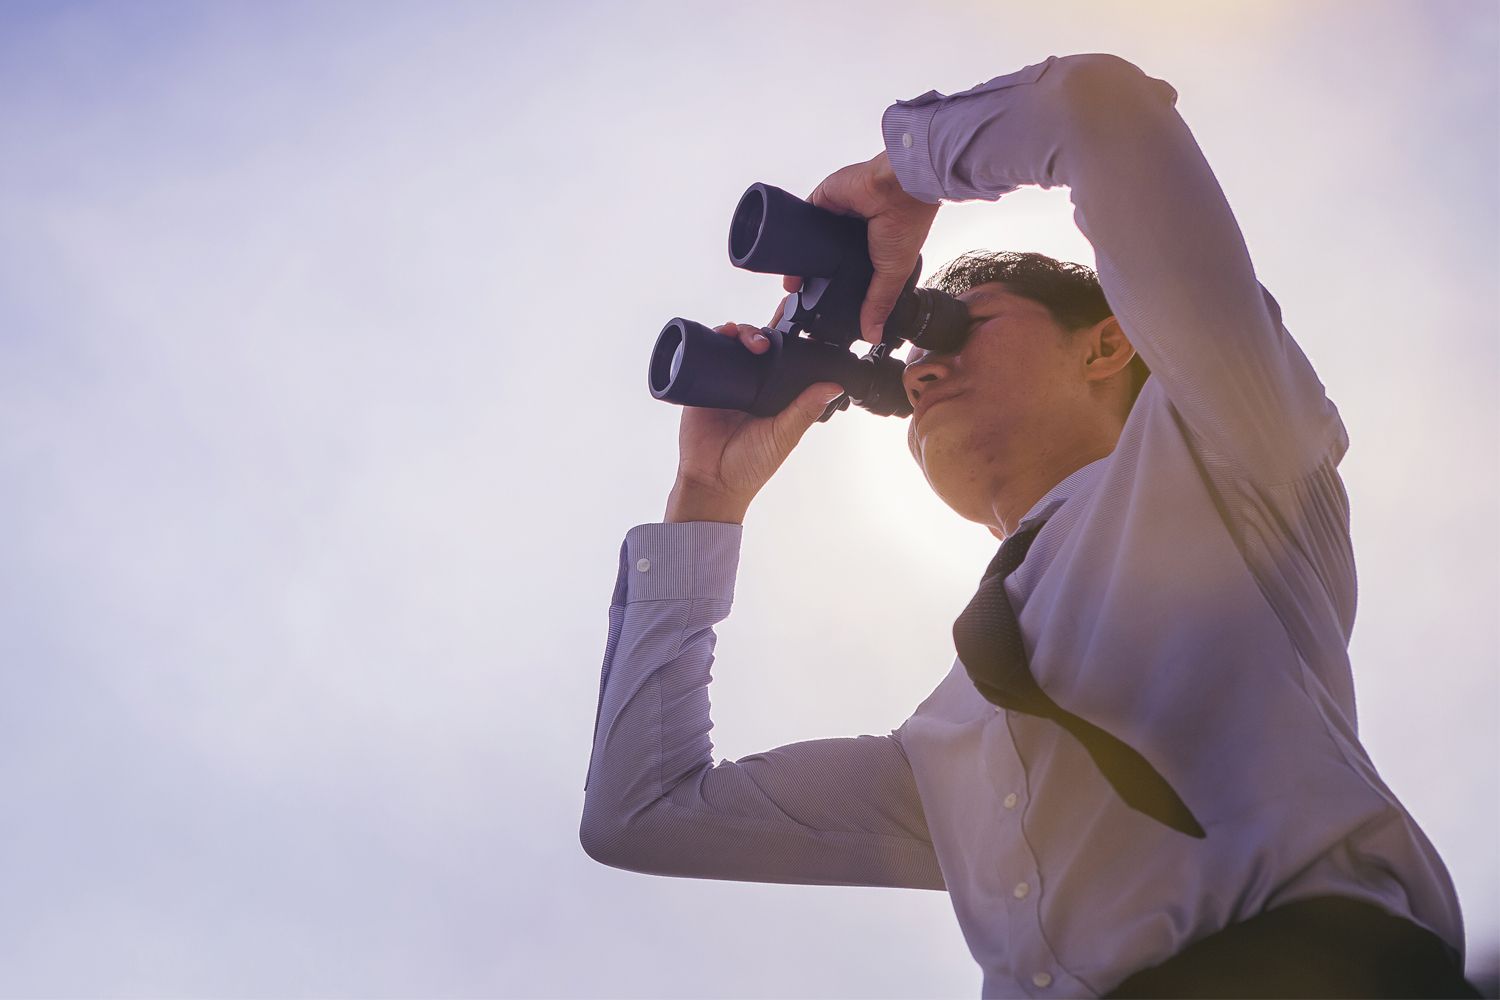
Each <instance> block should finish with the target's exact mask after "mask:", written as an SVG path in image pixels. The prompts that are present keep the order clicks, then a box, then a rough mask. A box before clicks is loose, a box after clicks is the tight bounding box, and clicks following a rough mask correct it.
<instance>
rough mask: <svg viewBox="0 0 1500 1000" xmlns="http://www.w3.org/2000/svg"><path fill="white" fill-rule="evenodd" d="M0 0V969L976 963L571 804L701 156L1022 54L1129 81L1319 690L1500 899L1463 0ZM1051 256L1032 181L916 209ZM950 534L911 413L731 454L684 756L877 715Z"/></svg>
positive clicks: (198, 974) (972, 977)
mask: <svg viewBox="0 0 1500 1000" xmlns="http://www.w3.org/2000/svg"><path fill="white" fill-rule="evenodd" d="M543 9H544V5H537V4H502V3H478V2H476V3H463V4H460V3H434V4H416V3H407V4H391V3H375V2H370V0H359V2H354V0H350V2H339V3H335V2H324V3H309V4H295V3H287V2H275V3H249V2H243V3H227V2H226V3H214V4H195V3H182V4H166V3H154V4H153V3H140V4H131V5H127V4H116V3H98V4H94V3H63V2H40V0H38V2H29V0H28V2H17V0H12V2H9V3H6V4H5V5H4V6H3V7H0V487H3V489H0V560H3V563H4V565H5V568H6V571H5V572H4V574H3V575H0V803H3V810H0V995H5V996H23V995H24V996H34V995H40V994H48V995H69V996H73V995H109V996H164V995H212V996H216V997H241V996H278V997H279V996H304V995H312V996H352V995H358V996H417V995H444V996H454V997H459V996H464V997H468V996H507V997H508V996H549V997H590V996H619V997H648V996H659V997H732V996H775V997H897V996H910V995H923V996H954V997H971V996H976V995H977V994H978V991H979V983H980V974H979V969H978V967H977V966H976V965H975V964H974V962H973V960H972V959H971V958H970V956H969V954H968V952H967V950H966V948H965V946H964V942H963V939H962V936H961V934H960V932H959V928H958V924H957V921H956V919H955V917H954V914H953V910H952V907H951V905H950V903H949V901H948V897H947V896H946V895H945V894H943V893H935V892H920V891H914V890H895V889H875V888H846V887H815V886H780V885H756V884H747V883H739V882H724V881H710V880H697V881H695V880H673V879H662V878H654V877H651V876H645V875H639V874H635V873H631V872H625V871H619V870H616V869H611V868H607V867H604V866H601V865H599V864H597V863H595V862H593V861H592V860H590V859H589V858H588V857H587V856H586V855H585V854H584V853H583V850H582V848H581V847H580V845H579V842H578V823H579V818H580V814H581V810H582V803H583V782H584V774H585V770H586V767H587V763H588V757H589V750H590V746H589V741H590V737H591V735H592V728H593V723H594V712H595V699H596V697H597V694H598V684H599V670H600V664H601V660H602V654H603V649H604V643H605V637H606V630H607V615H608V605H609V598H610V594H611V591H612V589H613V585H614V579H615V572H616V566H617V556H618V550H619V545H620V541H621V539H622V537H623V536H624V534H625V532H626V531H627V530H628V529H629V528H630V527H631V526H632V525H635V524H640V523H643V522H648V521H656V520H659V519H660V518H661V517H662V513H663V508H664V505H665V502H666V497H667V493H668V491H669V489H670V487H671V484H672V478H673V472H674V470H675V467H676V460H677V451H676V433H677V421H678V417H679V413H680V411H679V410H678V409H677V408H676V407H673V406H670V405H667V404H664V403H661V402H658V401H656V400H654V399H652V398H651V396H650V395H649V393H648V391H647V388H646V366H647V360H648V356H649V351H650V347H651V344H652V343H653V341H654V339H655V336H656V333H657V331H658V330H659V329H660V328H661V326H662V324H663V323H664V322H665V321H666V320H667V319H668V318H670V317H672V316H687V317H691V318H696V319H698V320H700V321H702V322H705V323H709V324H717V323H721V322H724V321H727V320H735V321H739V322H756V323H760V322H765V321H766V320H768V319H769V318H770V315H771V313H772V311H773V309H774V308H775V305H776V302H777V300H778V298H779V294H780V293H779V282H778V281H777V279H776V278H774V277H770V276H762V275H751V274H747V273H744V272H740V271H736V270H735V269H734V268H732V267H731V266H730V265H729V263H728V259H727V254H726V252H725V235H726V233H727V229H728V223H729V214H730V212H731V210H732V208H733V206H734V203H735V201H736V199H737V198H738V196H739V194H740V193H741V192H742V191H743V190H744V189H745V187H747V186H748V185H749V184H751V183H752V182H755V181H766V182H768V183H772V184H776V185H778V186H781V187H785V188H787V189H789V190H792V191H794V192H797V193H800V194H804V195H805V194H806V193H808V192H809V191H811V189H812V188H813V186H814V185H816V184H817V182H818V181H819V180H821V179H822V178H823V177H824V176H825V175H826V174H828V173H830V172H832V171H833V170H835V169H837V168H838V167H840V166H843V165H844V164H846V163H850V162H854V161H856V160H864V159H868V158H869V157H870V156H872V155H874V154H875V153H876V152H878V151H879V150H880V148H881V146H880V115H881V112H882V111H883V110H884V109H885V108H886V106H887V105H889V104H890V103H891V102H892V101H894V100H896V99H899V98H908V97H913V96H915V95H916V94H919V93H921V92H923V91H925V90H928V89H936V90H939V91H942V92H945V93H953V92H955V91H959V90H963V89H966V88H968V87H970V86H973V85H974V84H975V83H977V82H979V81H982V80H986V79H989V78H990V77H993V76H996V75H999V74H1002V73H1008V72H1011V71H1013V70H1015V69H1019V68H1020V67H1021V66H1024V65H1027V64H1030V63H1034V62H1038V61H1040V60H1042V59H1045V58H1046V57H1047V56H1049V55H1066V54H1069V53H1075V52H1111V53H1114V54H1116V55H1119V56H1122V57H1124V58H1126V59H1129V60H1130V61H1132V62H1134V63H1136V64H1137V65H1138V66H1140V67H1141V68H1142V69H1143V70H1144V71H1145V72H1147V73H1148V74H1150V75H1152V76H1155V77H1159V78H1161V79H1164V80H1166V81H1167V82H1169V83H1171V84H1172V85H1173V87H1174V88H1176V90H1177V92H1178V95H1179V96H1178V103H1177V108H1178V111H1179V112H1180V113H1181V114H1182V115H1183V117H1184V119H1185V120H1186V121H1187V123H1188V124H1189V126H1190V127H1191V128H1192V130H1193V133H1194V135H1195V136H1196V137H1197V139H1198V141H1199V143H1200V145H1201V146H1202V148H1203V150H1204V153H1205V155H1206V156H1207V158H1208V160H1209V163H1210V164H1211V165H1212V166H1213V168H1214V170H1215V171H1216V173H1217V175H1218V178H1219V181H1220V183H1221V184H1222V186H1223V188H1224V190H1225V193H1226V195H1227V196H1228V198H1229V201H1230V204H1231V206H1232V207H1233V209H1234V210H1235V213H1236V215H1237V217H1238V219H1239V222H1240V226H1241V228H1242V229H1243V230H1244V233H1245V236H1246V240H1247V243H1248V245H1249V248H1250V252H1251V255H1252V258H1253V260H1254V262H1255V265H1256V269H1257V274H1258V276H1259V277H1260V279H1261V280H1262V281H1263V282H1264V283H1265V285H1266V287H1267V288H1268V289H1270V290H1271V292H1272V293H1273V294H1274V295H1275V296H1276V298H1277V300H1278V302H1279V303H1280V305H1281V307H1282V309H1283V313H1284V318H1285V321H1286V323H1287V326H1288V327H1289V329H1290V330H1291V332H1292V334H1293V335H1294V336H1295V337H1296V338H1297V340H1298V342H1299V343H1300V344H1301V345H1302V347H1303V349H1304V350H1305V351H1306V353H1307V354H1308V356H1309V357H1310V358H1311V359H1312V361H1313V363H1314V365H1315V366H1316V368H1317V370H1318V373H1319V375H1320V377H1321V378H1322V380H1323V382H1324V383H1325V385H1326V386H1327V388H1328V392H1329V395H1330V397H1331V398H1332V399H1333V400H1334V401H1335V403H1337V404H1338V406H1339V409H1340V412H1341V413H1342V415H1343V418H1344V421H1345V423H1346V425H1347V427H1348V429H1349V434H1350V440H1351V444H1350V448H1349V452H1348V454H1347V456H1346V458H1345V460H1344V462H1343V465H1342V467H1341V472H1342V474H1343V476H1344V481H1345V483H1346V486H1347V488H1348V492H1349V496H1350V502H1351V506H1352V511H1353V514H1352V516H1353V532H1354V544H1355V554H1356V558H1357V560H1358V566H1359V574H1360V603H1359V612H1358V618H1357V623H1356V627H1355V633H1354V639H1353V643H1352V647H1351V656H1352V659H1353V662H1354V668H1355V682H1356V689H1357V692H1358V697H1359V714H1360V724H1361V733H1362V737H1363V740H1364V742H1365V745H1366V747H1367V748H1368V749H1369V752H1370V754H1371V756H1372V758H1373V759H1374V761H1375V763H1376V765H1377V766H1378V767H1379V769H1380V771H1381V773H1382V775H1383V776H1384V777H1385V779H1386V781H1387V783H1388V784H1389V785H1390V786H1391V788H1392V789H1393V790H1394V791H1395V792H1396V794H1397V795H1399V796H1400V797H1401V798H1402V800H1403V801H1404V803H1405V804H1406V806H1407V807H1408V809H1409V810H1410V811H1411V812H1412V814H1413V815H1414V816H1415V817H1416V818H1417V820H1418V822H1419V823H1420V824H1421V825H1422V827H1423V829H1424V830H1425V831H1426V832H1427V834H1428V836H1429V837H1430V838H1431V839H1432V841H1433V842H1434V843H1435V844H1436V846H1437V847H1438V849H1439V851H1440V852H1441V854H1442V856H1443V858H1444V859H1445V861H1446V863H1447V865H1448V867H1449V869H1450V871H1451V873H1452V876H1453V879H1454V881H1455V883H1456V884H1457V887H1458V891H1459V896H1460V899H1461V902H1462V904H1463V908H1464V913H1465V918H1466V921H1467V925H1468V933H1469V942H1470V954H1471V969H1474V968H1482V967H1485V966H1486V965H1490V966H1492V965H1493V964H1494V963H1495V962H1496V961H1497V951H1500V949H1497V942H1500V861H1497V847H1496V836H1495V835H1496V830H1497V829H1500V744H1497V736H1496V730H1497V721H1500V682H1497V676H1500V669H1497V668H1500V633H1497V608H1500V536H1497V529H1496V524H1497V514H1500V510H1497V507H1500V488H1497V483H1500V449H1497V446H1496V440H1497V431H1500V411H1497V404H1496V401H1495V400H1496V396H1495V393H1496V388H1495V387H1496V385H1497V382H1500V364H1497V353H1496V348H1497V337H1496V331H1497V323H1496V316H1497V311H1500V293H1497V274H1500V183H1497V180H1496V178H1497V177H1500V153H1497V145H1500V140H1497V128H1500V126H1497V122H1500V85H1497V65H1500V35H1497V30H1500V13H1497V11H1500V8H1497V7H1496V6H1495V4H1493V3H1492V2H1490V0H1472V2H1469V0H1449V2H1402V3H1398V2H1371V0H1351V2H1334V0H1295V2H1292V0H1287V2H1267V0H1255V2H1236V3H1228V2H1216V3H1211V4H1204V3H1202V2H1201V0H1183V2H1163V0H1155V2H1134V3H1131V4H1119V3H1115V2H1113V0H1104V2H1097V3H1095V2H1089V3H1077V2H1075V3H1063V2H1057V0H1053V2H1051V3H1048V4H1035V5H1033V4H1019V3H1015V4H1003V5H1001V4H993V3H982V2H972V3H936V4H929V5H920V6H916V5H912V4H909V3H893V2H878V3H861V4H857V5H855V4H832V3H827V4H820V3H806V2H786V3H766V2H761V3H756V4H752V5H736V6H734V7H729V6H727V5H711V4H695V3H688V2H680V3H679V2H670V3H668V2H660V3H645V4H603V3H601V4H581V3H572V4H569V3H560V4H557V5H552V6H550V7H546V8H545V9H546V10H547V13H541V11H542V10H543ZM978 247H987V248H992V249H1013V250H1037V251H1041V252H1043V253H1047V254H1051V255H1053V256H1056V257H1060V258H1063V259H1068V260H1077V261H1081V262H1084V263H1087V264H1090V265H1092V264H1093V262H1094V259H1093V254H1092V250H1091V248H1090V247H1089V245H1088V243H1087V242H1086V241H1085V240H1084V239H1083V237H1082V236H1081V234H1080V233H1079V232H1078V231H1077V229H1076V228H1075V226H1074V225H1073V222H1072V215H1071V205H1070V203H1069V202H1068V200H1067V192H1066V190H1063V189H1055V190H1051V191H1046V192H1043V191H1039V190H1035V189H1029V190H1022V191H1019V192H1016V193H1015V194H1013V195H1007V196H1006V197H1005V198H1003V199H1001V200H1000V201H999V202H998V203H995V204H986V203H965V204H954V205H948V206H945V207H944V208H943V209H942V210H941V211H940V212H939V214H938V219H937V224H936V226H935V227H934V230H933V233H932V236H931V239H930V240H929V243H928V246H927V250H926V252H925V256H926V259H927V262H928V268H929V272H930V271H931V270H934V269H935V268H936V267H937V266H938V265H939V264H941V263H943V262H945V261H947V260H949V259H951V258H952V257H955V256H957V255H958V254H959V253H961V252H963V251H965V250H969V249H973V248H978ZM993 551H994V540H993V539H992V538H991V537H990V536H989V534H988V533H987V532H986V531H985V529H984V528H983V527H981V526H979V525H975V524H972V523H970V522H967V521H963V520H961V519H960V518H958V516H957V515H955V514H953V513H952V512H951V511H950V510H949V509H948V508H947V507H945V506H944V505H943V504H942V503H941V501H939V500H938V499H937V498H936V496H934V495H933V494H932V493H931V492H930V491H929V489H928V487H927V485H926V483H925V482H924V480H923V478H922V476H921V473H920V471H919V470H918V469H917V468H916V466H915V465H914V464H913V463H912V461H911V458H910V456H909V455H908V453H907V450H906V446H905V424H904V422H902V421H898V420H895V419H891V418H878V417H874V416H871V415H870V414H868V413H865V412H863V411H860V410H857V409H854V410H851V411H849V412H847V413H842V414H840V415H839V416H838V417H836V418H835V419H834V420H832V421H830V422H829V423H828V424H825V425H818V426H816V427H814V428H813V430H812V431H810V432H809V434H808V435H807V437H806V438H805V439H804V442H803V444H802V445H801V446H800V447H799V448H798V450H797V452H796V453H794V454H793V455H792V457H791V458H790V460H789V461H788V462H787V464H786V466H785V467H784V468H783V469H782V471H781V473H779V474H778V476H777V477H776V479H774V480H773V481H772V483H771V484H770V485H769V486H768V487H767V489H766V491H765V492H764V493H763V494H762V495H761V496H760V497H759V498H757V500H756V502H755V504H754V505H753V506H752V507H751V510H750V514H749V517H748V519H747V522H746V527H745V534H744V548H743V552H742V556H741V561H740V572H739V580H738V586H737V592H736V604H735V608H734V611H733V614H732V615H731V617H730V618H729V619H728V620H727V621H725V622H724V623H723V624H722V625H721V626H720V627H719V629H718V632H719V642H718V647H717V657H716V662H715V665H714V682H713V687H712V688H711V692H712V698H713V711H714V719H715V728H714V730H713V738H714V741H715V750H714V753H715V757H716V759H726V758H727V759H737V758H739V757H743V756H745V755H748V754H752V753H756V752H758V751H761V750H765V749H768V748H771V747H775V746H779V745H782V744H785V743H790V742H794V741H797V740H804V739H815V738H820V737H827V736H848V735H855V734H860V733H887V732H889V731H890V730H891V729H893V728H895V727H896V726H898V725H899V724H900V723H901V722H902V721H903V720H904V719H905V718H906V717H907V716H908V715H910V714H911V712H912V711H913V710H914V709H915V707H916V705H917V704H918V703H919V702H920V701H921V700H922V699H923V698H924V697H925V696H926V694H927V693H928V692H929V691H930V690H931V689H932V687H933V686H935V685H936V684H937V683H938V681H940V680H941V679H942V677H943V676H944V675H945V674H946V673H947V671H948V669H949V666H950V665H951V663H952V659H953V648H952V637H951V633H950V631H949V630H950V628H951V625H952V621H953V618H954V617H955V616H956V615H957V613H958V612H959V611H960V610H962V608H963V606H964V604H965V603H966V602H967V601H968V599H969V597H970V596H971V594H972V591H973V587H974V585H975V583H976V582H977V579H978V576H979V573H980V571H981V570H982V569H983V567H984V565H985V564H986V563H987V562H988V561H989V559H990V557H991V555H993Z"/></svg>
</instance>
